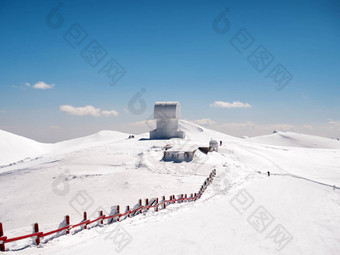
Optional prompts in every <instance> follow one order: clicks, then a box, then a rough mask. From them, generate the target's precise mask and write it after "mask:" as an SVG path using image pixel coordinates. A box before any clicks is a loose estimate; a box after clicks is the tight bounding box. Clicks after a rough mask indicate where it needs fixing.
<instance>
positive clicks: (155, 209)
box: [155, 198, 159, 212]
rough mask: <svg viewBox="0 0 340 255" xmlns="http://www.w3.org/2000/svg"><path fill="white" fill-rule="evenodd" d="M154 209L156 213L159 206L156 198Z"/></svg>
mask: <svg viewBox="0 0 340 255" xmlns="http://www.w3.org/2000/svg"><path fill="white" fill-rule="evenodd" d="M156 205H157V206H156V207H155V212H158V207H159V204H158V198H156Z"/></svg>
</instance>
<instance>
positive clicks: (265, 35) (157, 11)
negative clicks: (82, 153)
mask: <svg viewBox="0 0 340 255" xmlns="http://www.w3.org/2000/svg"><path fill="white" fill-rule="evenodd" d="M59 3H62V5H61V6H59ZM56 7H59V8H58V9H57V10H56V12H53V8H56ZM226 8H228V9H227V11H225V10H226ZM53 13H54V14H53ZM339 13H340V2H339V1H281V2H277V1H256V3H255V1H233V2H232V1H167V2H165V1H65V2H61V1H34V2H31V1H2V2H1V4H0V29H1V31H2V40H1V41H0V45H1V49H2V58H1V60H0V120H1V121H0V129H3V130H6V131H9V132H13V133H16V134H19V135H24V136H27V137H30V138H33V139H36V140H39V141H44V142H54V141H59V140H63V139H68V138H73V137H78V136H82V135H87V134H91V133H94V132H97V131H99V130H103V129H112V130H119V131H123V132H131V133H139V132H145V131H147V130H148V129H149V127H148V126H147V125H145V123H144V120H145V119H148V118H150V116H151V114H152V111H153V104H154V102H156V101H179V102H180V103H181V107H182V116H183V118H185V119H188V120H192V121H195V122H197V123H200V124H204V125H206V126H208V127H210V128H213V129H217V130H219V131H222V132H226V133H228V134H231V135H236V136H242V135H248V136H252V135H260V134H268V133H271V132H272V131H273V129H281V130H291V131H296V132H303V133H311V134H318V135H323V136H327V137H332V136H337V137H339V136H340V103H339V102H340V100H339V94H340V86H339V70H340V50H339V45H340V16H339ZM219 15H220V16H219ZM58 17H59V18H61V19H62V20H63V21H62V22H61V21H60V22H58ZM219 17H222V18H221V19H219ZM51 24H52V25H51ZM53 24H54V25H55V27H54V28H53ZM75 24H76V25H75ZM80 29H81V30H80ZM216 30H217V31H220V32H216ZM240 30H241V31H243V32H240ZM79 31H81V33H80V35H79V34H78V36H79V37H78V39H74V37H76V36H75V34H77V33H78V32H79ZM244 31H245V32H244ZM85 35H87V36H86V37H85ZM72 36H73V37H72ZM65 38H66V39H65ZM82 38H83V40H81V39H82ZM77 40H79V41H77ZM77 43H78V45H77ZM97 43H99V45H100V46H101V47H100V49H99V50H100V52H101V53H99V55H93V53H89V52H88V51H86V49H92V48H91V46H93V45H98V44H97ZM70 44H72V45H73V46H74V47H75V48H73V47H72V46H71V45H70ZM88 45H89V46H88ZM261 45H262V48H261V49H262V50H260V51H256V50H257V48H258V47H259V46H261ZM87 47H88V48H87ZM235 48H238V49H241V53H240V52H239V51H237V50H236V49H235ZM96 49H98V47H97V48H96ZM263 49H264V50H263ZM92 52H93V51H92ZM260 53H262V54H263V53H265V54H267V55H265V57H267V58H264V60H263V59H259V58H258V56H260V55H259V54H260ZM91 54H92V55H91ZM252 56H253V57H252ZM254 56H255V57H254ZM261 56H263V55H261ZM95 58H97V59H95ZM89 59H90V60H89ZM111 59H115V61H117V62H118V63H119V65H120V69H119V70H120V71H122V70H125V71H126V73H125V74H124V75H123V76H122V78H121V79H120V80H119V81H118V82H116V83H115V84H114V86H111V85H110V84H109V83H110V79H109V78H108V77H107V75H106V74H105V72H103V70H105V66H106V63H107V62H108V61H110V60H111ZM268 59H269V60H272V61H271V62H266V61H267V60H268ZM269 60H268V61H269ZM91 61H92V62H91ZM254 61H255V62H254ZM257 61H260V62H257ZM261 61H264V62H261ZM89 63H90V64H89ZM251 63H253V64H254V63H255V66H253V65H252V64H251ZM91 64H92V65H95V66H91ZM279 64H281V66H283V67H284V68H285V69H286V71H287V72H288V73H289V74H288V77H290V78H288V79H287V80H288V82H287V84H285V85H283V86H284V87H283V88H282V89H281V90H278V89H277V87H279V86H281V85H282V84H283V83H282V84H279V83H277V82H275V81H274V80H273V78H272V77H270V76H269V77H267V75H268V74H270V73H271V71H273V70H276V69H275V68H276V67H277V66H278V65H279ZM103 68H104V69H103ZM259 70H262V71H261V72H260V71H259ZM281 70H282V69H281ZM274 73H275V72H274ZM289 79H290V80H289ZM39 82H43V83H39ZM37 84H38V85H37ZM39 84H40V85H41V84H45V85H42V86H39ZM49 85H50V86H49ZM44 86H45V89H43V88H44ZM138 93H139V94H138ZM138 95H139V96H140V97H139V96H138ZM134 98H135V99H136V100H135V103H134V101H133V99H134ZM140 100H141V102H142V106H140ZM214 102H220V103H217V104H216V103H215V104H214ZM233 102H240V103H235V104H233ZM144 104H145V107H144ZM246 104H248V105H249V106H250V107H240V106H245V105H246ZM65 105H68V106H69V107H68V108H65V107H64V108H63V107H62V106H65ZM88 105H89V106H92V107H93V108H91V109H88V108H86V109H83V108H79V107H84V106H88ZM237 106H238V107H237ZM72 107H73V108H72ZM62 109H64V110H62ZM65 109H66V110H65ZM70 109H71V110H70ZM96 109H97V110H96ZM99 109H101V110H99ZM144 109H145V110H144ZM103 111H104V112H106V114H104V113H103ZM94 112H95V113H94ZM116 113H117V114H116ZM75 114H76V115H75ZM77 114H78V115H77ZM79 114H83V115H82V116H80V115H79Z"/></svg>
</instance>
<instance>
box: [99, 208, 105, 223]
mask: <svg viewBox="0 0 340 255" xmlns="http://www.w3.org/2000/svg"><path fill="white" fill-rule="evenodd" d="M103 215H104V214H103V211H100V212H99V217H102V216H103ZM100 224H102V225H103V224H104V219H103V218H102V219H101V220H100Z"/></svg>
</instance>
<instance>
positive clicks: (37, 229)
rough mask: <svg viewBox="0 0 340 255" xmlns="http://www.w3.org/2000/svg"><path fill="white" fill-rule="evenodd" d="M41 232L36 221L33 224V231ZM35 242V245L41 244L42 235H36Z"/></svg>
mask: <svg viewBox="0 0 340 255" xmlns="http://www.w3.org/2000/svg"><path fill="white" fill-rule="evenodd" d="M38 232H39V225H38V223H34V225H33V233H38ZM34 244H35V245H39V244H40V237H39V236H36V238H35V239H34Z"/></svg>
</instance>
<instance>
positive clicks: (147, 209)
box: [144, 198, 150, 211]
mask: <svg viewBox="0 0 340 255" xmlns="http://www.w3.org/2000/svg"><path fill="white" fill-rule="evenodd" d="M148 205H149V199H148V198H146V199H145V206H146V208H145V210H144V211H149V209H150V207H148Z"/></svg>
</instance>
